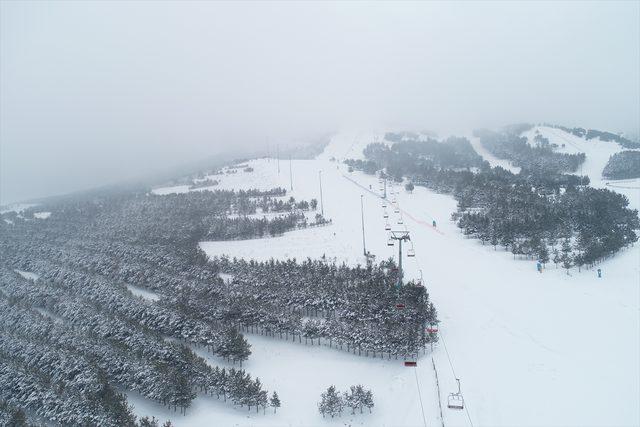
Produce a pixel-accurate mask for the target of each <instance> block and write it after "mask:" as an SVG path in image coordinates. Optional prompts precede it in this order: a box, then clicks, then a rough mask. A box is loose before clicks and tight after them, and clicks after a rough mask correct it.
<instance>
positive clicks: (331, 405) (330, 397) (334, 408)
mask: <svg viewBox="0 0 640 427" xmlns="http://www.w3.org/2000/svg"><path fill="white" fill-rule="evenodd" d="M318 408H319V409H320V413H321V414H322V416H323V417H324V415H325V414H329V415H331V418H333V417H335V416H336V415H340V414H341V413H342V409H343V408H344V400H343V399H342V396H340V394H339V393H338V392H337V391H336V387H335V386H333V385H332V386H330V387H329V388H328V389H327V391H326V392H324V393H322V395H321V399H320V403H319V404H318Z"/></svg>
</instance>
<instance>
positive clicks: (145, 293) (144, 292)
mask: <svg viewBox="0 0 640 427" xmlns="http://www.w3.org/2000/svg"><path fill="white" fill-rule="evenodd" d="M127 289H129V291H131V293H132V294H134V295H135V296H137V297H140V298H143V299H146V300H148V301H158V300H159V299H160V295H158V294H157V293H155V292H152V291H150V290H148V289H144V288H141V287H139V286H133V285H129V284H127Z"/></svg>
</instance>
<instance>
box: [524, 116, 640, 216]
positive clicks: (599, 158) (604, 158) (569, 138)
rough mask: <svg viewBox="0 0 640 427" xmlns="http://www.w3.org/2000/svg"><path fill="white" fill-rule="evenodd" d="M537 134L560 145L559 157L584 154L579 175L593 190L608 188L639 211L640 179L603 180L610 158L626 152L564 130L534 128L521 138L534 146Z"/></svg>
mask: <svg viewBox="0 0 640 427" xmlns="http://www.w3.org/2000/svg"><path fill="white" fill-rule="evenodd" d="M536 131H538V132H539V133H540V135H542V136H544V137H545V138H548V139H549V142H550V143H551V144H557V145H558V147H559V148H558V149H557V151H558V152H559V153H567V154H575V153H585V154H586V159H585V161H584V163H583V164H582V166H581V167H580V169H578V171H576V173H577V174H579V175H586V176H588V177H589V180H590V185H591V186H592V187H595V188H608V189H610V190H614V191H617V192H619V193H622V194H624V195H625V196H627V198H628V199H629V202H630V203H631V204H632V205H633V206H635V207H636V208H637V207H638V205H639V204H640V178H636V179H629V180H624V181H619V180H607V179H605V178H603V177H602V170H603V169H604V167H605V166H606V165H607V162H608V161H609V157H611V156H612V155H613V154H615V153H618V152H620V151H625V150H627V149H625V148H623V147H621V146H620V145H619V144H618V143H616V142H614V141H601V140H600V138H594V139H589V140H587V139H585V138H580V137H578V136H576V135H573V134H572V133H568V132H565V131H563V130H562V129H556V128H552V127H548V126H535V127H533V128H532V129H530V130H528V131H527V132H524V133H523V134H522V136H525V137H526V138H527V139H528V140H529V143H533V138H534V136H535V133H536ZM563 144H564V147H563V146H562V145H563Z"/></svg>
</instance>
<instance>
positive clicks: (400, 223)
mask: <svg viewBox="0 0 640 427" xmlns="http://www.w3.org/2000/svg"><path fill="white" fill-rule="evenodd" d="M398 224H399V225H402V224H403V222H402V217H400V218H398Z"/></svg>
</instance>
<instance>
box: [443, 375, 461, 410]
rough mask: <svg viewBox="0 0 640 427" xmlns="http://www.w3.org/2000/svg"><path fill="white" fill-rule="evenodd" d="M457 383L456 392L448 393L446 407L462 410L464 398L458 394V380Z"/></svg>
mask: <svg viewBox="0 0 640 427" xmlns="http://www.w3.org/2000/svg"><path fill="white" fill-rule="evenodd" d="M456 381H458V392H457V393H449V399H448V402H447V406H448V407H449V409H457V410H461V409H464V398H463V397H462V392H460V380H459V379H458V378H456Z"/></svg>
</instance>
